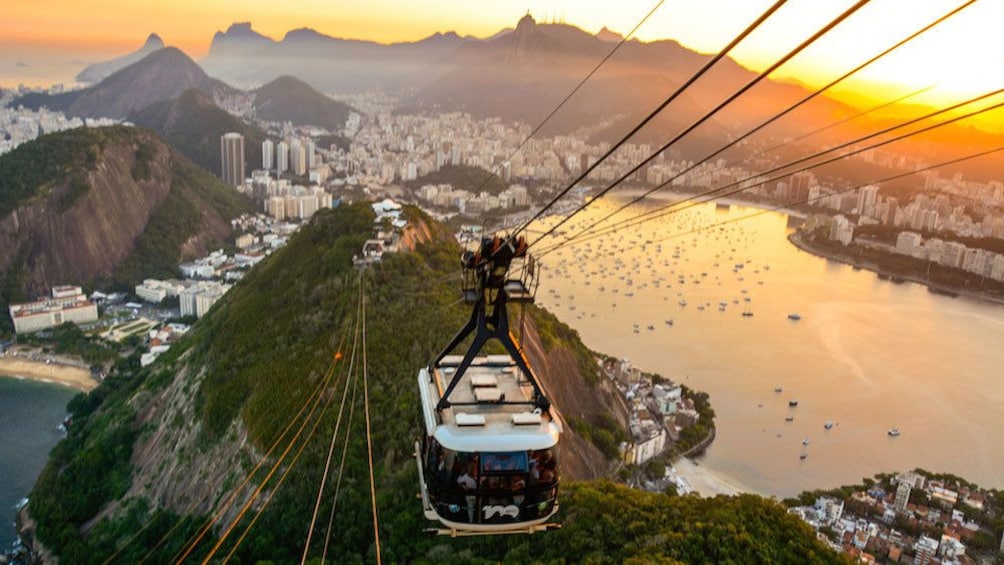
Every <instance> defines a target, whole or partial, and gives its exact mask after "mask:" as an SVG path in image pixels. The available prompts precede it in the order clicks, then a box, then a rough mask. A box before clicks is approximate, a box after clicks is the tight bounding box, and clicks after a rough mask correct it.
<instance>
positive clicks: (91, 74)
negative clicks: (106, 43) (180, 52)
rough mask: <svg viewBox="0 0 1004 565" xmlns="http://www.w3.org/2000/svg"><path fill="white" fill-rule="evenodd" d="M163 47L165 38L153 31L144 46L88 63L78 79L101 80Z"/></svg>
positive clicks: (92, 81) (93, 81) (85, 81)
mask: <svg viewBox="0 0 1004 565" xmlns="http://www.w3.org/2000/svg"><path fill="white" fill-rule="evenodd" d="M163 48H164V40H163V39H161V38H160V36H159V35H157V34H156V33H151V34H150V35H149V36H147V38H146V42H144V43H143V46H142V47H140V48H139V49H137V50H136V51H133V52H132V53H129V54H126V55H123V56H121V57H116V58H115V59H110V60H108V61H101V62H99V63H93V64H90V65H87V67H85V68H84V69H83V70H82V71H80V73H78V74H77V77H76V80H77V81H78V82H83V83H88V84H94V83H97V82H100V81H101V80H102V79H104V78H105V77H108V76H110V75H111V74H113V73H114V72H115V71H118V70H119V69H124V68H125V67H128V66H129V65H131V64H133V63H135V62H136V61H139V60H140V59H142V58H143V57H146V56H147V55H148V54H150V53H153V52H154V51H157V50H159V49H163Z"/></svg>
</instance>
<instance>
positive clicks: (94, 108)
mask: <svg viewBox="0 0 1004 565" xmlns="http://www.w3.org/2000/svg"><path fill="white" fill-rule="evenodd" d="M189 88H196V89H198V90H200V91H202V92H203V93H205V94H206V95H208V96H210V97H216V96H227V95H231V94H233V93H234V92H235V90H234V89H233V88H232V87H230V86H229V85H227V84H225V83H223V82H221V81H219V80H216V79H214V78H211V77H210V76H209V75H207V74H206V73H205V72H204V71H203V70H202V69H201V68H200V67H199V66H198V65H197V64H196V63H195V61H193V60H192V59H191V58H189V57H188V55H186V54H184V53H183V52H182V51H181V50H180V49H177V48H175V47H165V48H163V49H158V50H157V51H154V52H152V53H149V54H148V55H146V56H145V57H143V58H142V59H140V60H139V61H136V62H135V63H133V64H131V65H129V66H127V67H124V68H122V69H119V70H118V71H116V72H114V73H112V74H111V75H109V76H108V77H106V78H104V79H103V80H102V81H101V82H99V83H97V84H95V85H93V86H90V87H87V88H84V89H82V90H75V91H71V92H66V93H62V94H57V95H48V94H38V93H34V94H29V95H26V96H22V97H21V98H17V99H15V100H14V101H13V102H12V103H11V105H12V106H14V107H17V106H18V105H22V106H25V107H27V108H30V109H38V108H40V107H42V106H45V107H47V108H49V109H50V110H59V111H62V112H65V113H66V114H67V115H69V116H75V117H80V118H114V119H125V118H127V117H128V116H129V114H130V113H132V112H134V111H137V110H142V109H143V108H146V107H147V106H149V105H151V104H153V103H155V102H160V101H162V100H169V99H171V98H175V97H177V96H179V95H180V94H181V93H182V92H184V91H185V90H188V89H189Z"/></svg>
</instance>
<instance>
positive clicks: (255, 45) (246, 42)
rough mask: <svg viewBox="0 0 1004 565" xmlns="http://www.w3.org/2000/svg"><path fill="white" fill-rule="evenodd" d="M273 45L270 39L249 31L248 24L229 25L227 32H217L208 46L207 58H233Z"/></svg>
mask: <svg viewBox="0 0 1004 565" xmlns="http://www.w3.org/2000/svg"><path fill="white" fill-rule="evenodd" d="M272 43H274V41H272V39H271V38H268V37H265V36H264V35H262V34H260V33H258V32H256V31H254V30H253V29H251V23H250V22H243V23H234V24H231V26H230V27H229V28H227V31H225V32H222V31H218V32H216V34H215V35H213V42H212V43H211V44H210V45H209V55H208V57H233V56H240V55H246V54H248V53H253V52H254V51H255V50H257V49H260V48H262V47H264V46H266V45H270V44H272Z"/></svg>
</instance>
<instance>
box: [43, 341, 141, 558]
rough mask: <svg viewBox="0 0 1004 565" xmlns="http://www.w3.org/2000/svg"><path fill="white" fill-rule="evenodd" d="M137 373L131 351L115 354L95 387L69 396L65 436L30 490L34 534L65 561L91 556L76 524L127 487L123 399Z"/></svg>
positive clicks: (129, 418) (129, 416)
mask: <svg viewBox="0 0 1004 565" xmlns="http://www.w3.org/2000/svg"><path fill="white" fill-rule="evenodd" d="M138 374H139V354H138V353H137V354H135V355H133V356H130V357H128V358H126V359H122V360H120V361H119V362H118V363H117V364H116V366H115V369H114V370H113V373H112V374H111V375H110V376H109V377H108V378H106V379H105V380H104V382H103V383H102V384H101V386H100V387H98V388H97V389H95V390H94V391H92V392H91V393H89V394H78V395H77V396H76V397H74V398H73V400H71V401H70V404H69V406H68V407H67V409H68V411H69V413H70V418H71V419H72V423H71V424H70V425H69V428H68V434H67V437H66V439H64V440H62V441H61V442H59V444H57V445H56V447H55V448H53V450H52V452H51V453H50V455H49V462H48V463H47V464H46V467H45V469H44V470H43V471H42V473H41V475H39V478H38V481H37V482H36V484H35V488H34V489H33V490H32V493H31V498H30V506H29V508H30V511H31V514H32V517H33V518H34V519H35V520H36V521H37V522H38V530H37V535H38V537H39V539H41V540H43V541H44V543H45V544H47V545H48V546H50V547H55V548H59V555H60V557H61V558H62V559H63V560H64V561H65V562H68V563H88V562H91V561H90V560H92V559H94V557H93V553H94V549H93V546H92V545H91V544H92V540H91V539H88V538H86V537H85V536H84V534H83V532H82V531H81V526H82V525H83V524H84V523H85V522H87V521H88V520H90V519H91V518H92V517H93V516H94V515H95V514H96V513H97V512H98V511H99V510H100V509H101V508H102V507H103V506H104V505H105V504H106V503H107V502H109V501H111V500H114V499H116V498H118V497H120V496H122V495H123V494H124V493H125V491H126V490H127V489H128V488H129V485H130V482H131V474H132V472H131V466H130V463H129V459H130V457H131V455H132V446H133V443H135V441H136V438H137V430H136V429H135V428H134V426H133V425H132V423H133V420H134V419H135V408H134V407H133V406H131V405H130V404H129V402H128V400H129V398H130V397H131V395H132V394H133V393H134V392H135V391H136V389H137V388H138V387H139V385H140V384H141V383H142V382H143V380H142V379H141V378H140V377H139V376H138ZM99 408H100V409H99Z"/></svg>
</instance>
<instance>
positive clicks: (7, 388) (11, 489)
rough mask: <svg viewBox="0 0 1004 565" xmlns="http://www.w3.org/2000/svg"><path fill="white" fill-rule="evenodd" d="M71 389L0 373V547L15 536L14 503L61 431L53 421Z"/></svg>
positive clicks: (63, 412)
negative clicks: (3, 375) (2, 375)
mask: <svg viewBox="0 0 1004 565" xmlns="http://www.w3.org/2000/svg"><path fill="white" fill-rule="evenodd" d="M75 394H76V392H74V391H72V390H69V389H67V388H64V387H61V386H58V385H50V384H44V383H36V382H32V381H22V380H17V379H13V378H8V377H0V548H7V547H10V544H11V543H12V542H13V541H14V540H15V539H16V537H17V534H16V533H15V531H14V514H15V513H16V512H15V506H16V505H17V503H18V501H19V500H21V499H22V498H23V497H25V496H27V495H28V493H29V492H31V488H32V486H34V484H35V479H36V478H37V477H38V474H39V473H40V472H41V471H42V468H43V467H44V466H45V462H46V460H47V459H48V454H49V450H50V449H52V447H53V446H55V445H56V443H57V442H58V441H59V440H60V439H61V438H62V437H63V434H62V433H61V432H59V431H58V429H57V426H59V423H60V422H61V421H62V420H63V417H64V416H65V415H66V404H67V402H69V401H70V399H71V398H73V396H74V395H75Z"/></svg>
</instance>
